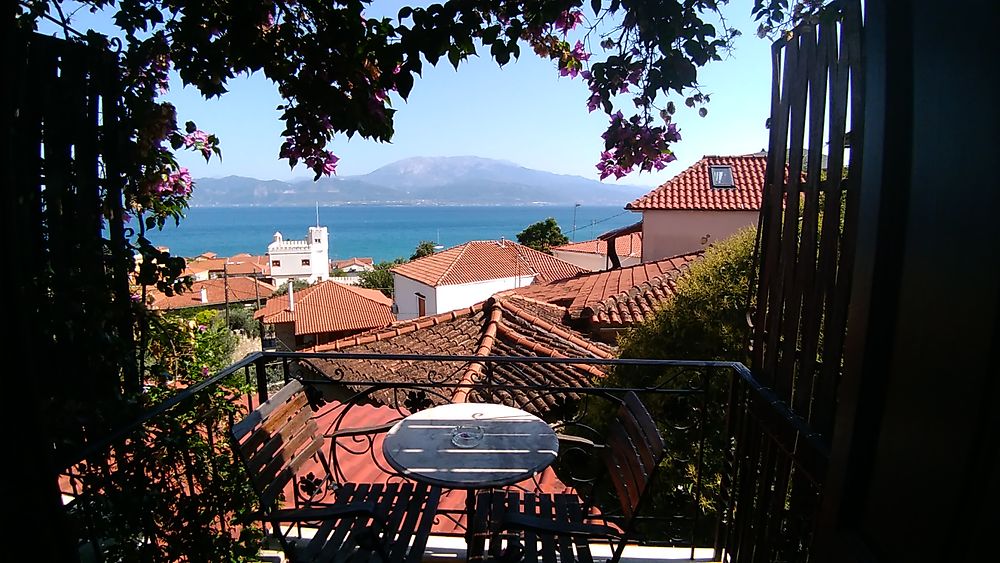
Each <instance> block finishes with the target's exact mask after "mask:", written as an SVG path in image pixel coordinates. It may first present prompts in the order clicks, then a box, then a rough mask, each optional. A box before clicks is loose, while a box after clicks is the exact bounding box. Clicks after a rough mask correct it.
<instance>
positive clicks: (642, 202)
mask: <svg viewBox="0 0 1000 563" xmlns="http://www.w3.org/2000/svg"><path fill="white" fill-rule="evenodd" d="M766 166H767V156H766V154H765V155H763V156H762V155H760V154H750V155H742V156H706V157H703V158H702V159H701V160H699V161H698V162H696V163H694V164H693V165H691V166H690V167H689V168H687V169H686V170H684V171H683V172H681V173H680V174H678V175H677V176H675V177H673V178H671V179H670V180H669V181H667V182H666V183H664V184H663V185H661V186H659V187H658V188H656V189H655V190H653V191H651V192H649V193H648V194H646V195H644V196H642V197H640V198H639V199H637V200H635V201H633V202H631V203H629V204H628V205H626V206H625V209H628V210H630V211H636V212H640V213H642V261H643V262H650V261H655V260H660V259H663V258H668V257H671V256H677V255H679V254H685V253H689V252H696V251H698V250H704V249H705V247H707V246H708V245H709V244H711V243H713V242H716V241H718V240H722V239H724V238H726V237H728V236H729V235H731V234H733V233H735V232H736V231H739V230H740V229H742V228H744V227H748V226H751V225H756V224H757V218H758V216H759V214H760V202H761V193H762V191H763V187H764V175H765V168H766Z"/></svg>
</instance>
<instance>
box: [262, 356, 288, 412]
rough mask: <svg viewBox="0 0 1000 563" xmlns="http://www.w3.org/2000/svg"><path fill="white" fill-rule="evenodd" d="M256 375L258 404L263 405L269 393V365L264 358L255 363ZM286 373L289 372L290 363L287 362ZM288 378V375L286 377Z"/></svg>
mask: <svg viewBox="0 0 1000 563" xmlns="http://www.w3.org/2000/svg"><path fill="white" fill-rule="evenodd" d="M254 372H255V373H254V375H256V376H257V404H258V405H260V404H263V403H264V402H265V401H267V397H268V391H267V364H266V362H265V361H264V358H258V359H257V360H256V361H255V362H254ZM285 372H286V374H287V372H288V363H287V362H285ZM286 378H287V375H286Z"/></svg>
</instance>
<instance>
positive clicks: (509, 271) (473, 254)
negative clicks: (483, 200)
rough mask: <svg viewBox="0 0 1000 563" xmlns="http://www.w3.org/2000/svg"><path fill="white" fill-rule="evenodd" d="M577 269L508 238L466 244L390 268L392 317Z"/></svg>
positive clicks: (461, 304)
mask: <svg viewBox="0 0 1000 563" xmlns="http://www.w3.org/2000/svg"><path fill="white" fill-rule="evenodd" d="M581 272H583V270H582V269H581V268H579V267H578V266H575V265H573V264H570V263H568V262H563V261H562V260H559V259H558V258H555V257H553V256H550V255H548V254H545V253H543V252H538V251H537V250H533V249H531V248H528V247H527V246H523V245H521V244H518V243H516V242H512V241H509V240H491V241H472V242H467V243H465V244H462V245H459V246H455V247H453V248H449V249H447V250H443V251H441V252H438V253H437V254H432V255H430V256H424V257H423V258H419V259H417V260H414V261H412V262H407V263H406V264H402V265H399V266H396V267H395V268H393V269H392V274H393V285H394V303H393V307H394V308H395V309H396V318H397V319H399V320H407V319H412V318H415V317H423V316H428V315H436V314H439V313H447V312H449V311H455V310H457V309H462V308H465V307H469V306H471V305H475V304H476V303H479V302H481V301H485V300H487V299H489V298H490V297H491V296H492V295H493V294H495V293H498V292H500V291H505V290H508V289H514V288H517V287H524V286H526V285H531V284H533V283H540V282H550V281H555V280H560V279H565V278H569V277H572V276H575V275H577V274H579V273H581Z"/></svg>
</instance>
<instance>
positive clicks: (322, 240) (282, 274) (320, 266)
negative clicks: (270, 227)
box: [267, 227, 330, 284]
mask: <svg viewBox="0 0 1000 563" xmlns="http://www.w3.org/2000/svg"><path fill="white" fill-rule="evenodd" d="M306 236H307V237H308V238H307V239H306V240H282V239H281V238H280V237H279V234H278V233H275V239H274V241H273V242H272V243H271V244H269V245H268V246H267V258H268V260H269V261H270V265H271V277H272V278H274V280H275V283H278V284H280V283H282V282H285V281H288V280H290V279H297V280H306V281H308V282H309V283H316V282H317V281H323V280H325V279H328V278H329V277H330V253H329V241H328V236H327V230H326V227H309V232H308V234H307V235H306ZM303 260H308V261H309V264H308V265H303V264H302V261H303ZM276 261H277V262H278V263H280V265H279V266H275V265H274V263H275V262H276Z"/></svg>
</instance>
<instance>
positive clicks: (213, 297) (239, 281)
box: [148, 276, 275, 309]
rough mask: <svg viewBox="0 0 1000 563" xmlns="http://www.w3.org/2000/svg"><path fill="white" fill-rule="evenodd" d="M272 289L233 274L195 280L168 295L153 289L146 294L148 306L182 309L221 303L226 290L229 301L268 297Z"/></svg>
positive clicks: (224, 299) (224, 300)
mask: <svg viewBox="0 0 1000 563" xmlns="http://www.w3.org/2000/svg"><path fill="white" fill-rule="evenodd" d="M202 289H204V290H205V291H206V298H207V301H206V302H202V300H201V290H202ZM274 290H275V287H274V286H273V285H271V284H267V283H264V282H262V281H259V280H254V279H253V278H248V277H244V276H234V277H230V278H228V279H223V278H215V279H210V280H202V281H196V282H194V283H192V284H191V289H190V290H188V291H185V292H184V293H179V294H174V295H172V296H170V297H167V296H166V295H165V294H163V293H162V292H160V291H157V290H155V289H150V290H149V293H148V295H149V298H150V300H151V304H150V307H152V308H153V309H183V308H185V307H206V306H210V305H220V304H223V303H225V302H226V294H227V292H228V294H229V302H230V303H239V302H246V301H255V300H256V299H261V300H264V299H267V298H268V297H270V296H271V294H272V293H274Z"/></svg>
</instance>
